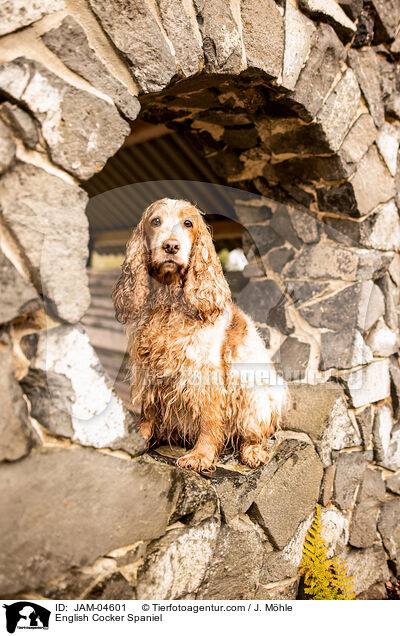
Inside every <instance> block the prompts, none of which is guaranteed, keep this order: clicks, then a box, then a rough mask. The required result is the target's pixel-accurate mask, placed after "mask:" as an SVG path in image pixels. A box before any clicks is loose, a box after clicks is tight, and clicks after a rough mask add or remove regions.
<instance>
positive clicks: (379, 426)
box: [373, 404, 393, 465]
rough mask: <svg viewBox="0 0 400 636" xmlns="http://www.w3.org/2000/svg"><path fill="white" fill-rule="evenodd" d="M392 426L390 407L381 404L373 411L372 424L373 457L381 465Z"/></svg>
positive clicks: (387, 447)
mask: <svg viewBox="0 0 400 636" xmlns="http://www.w3.org/2000/svg"><path fill="white" fill-rule="evenodd" d="M392 427H393V417H392V411H391V408H390V406H389V405H388V404H382V405H380V406H379V407H378V409H377V411H376V413H375V417H374V426H373V441H374V457H375V460H376V462H378V464H380V465H383V464H384V463H385V461H386V458H387V454H388V450H389V445H390V434H391V432H392Z"/></svg>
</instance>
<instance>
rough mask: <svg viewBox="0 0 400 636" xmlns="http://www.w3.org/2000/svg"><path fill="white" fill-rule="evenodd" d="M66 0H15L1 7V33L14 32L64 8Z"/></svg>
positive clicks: (4, 3)
mask: <svg viewBox="0 0 400 636" xmlns="http://www.w3.org/2000/svg"><path fill="white" fill-rule="evenodd" d="M64 7H65V2H64V0H13V1H12V2H3V3H2V5H1V8H0V24H1V27H0V35H5V34H6V33H12V31H16V30H17V29H21V28H22V27H24V26H27V25H28V24H32V22H36V21H37V20H40V18H43V16H45V15H48V14H49V13H53V12H54V11H59V10H61V9H64Z"/></svg>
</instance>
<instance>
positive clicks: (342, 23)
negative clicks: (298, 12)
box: [300, 0, 356, 39]
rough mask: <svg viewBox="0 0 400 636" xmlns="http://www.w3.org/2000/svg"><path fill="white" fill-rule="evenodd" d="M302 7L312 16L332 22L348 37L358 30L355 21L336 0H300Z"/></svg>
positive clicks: (337, 29)
mask: <svg viewBox="0 0 400 636" xmlns="http://www.w3.org/2000/svg"><path fill="white" fill-rule="evenodd" d="M300 8H301V9H302V10H303V11H304V12H305V13H306V14H308V15H309V16H311V17H312V18H314V19H318V20H321V21H323V22H328V24H331V25H332V26H333V27H334V29H335V30H336V31H337V33H338V34H339V35H341V36H342V37H344V38H346V39H349V38H351V37H352V35H353V34H354V33H355V31H356V27H355V25H354V24H353V22H352V21H351V20H350V19H349V18H348V17H347V15H346V14H345V12H344V11H343V10H342V9H341V8H340V5H339V4H338V3H337V2H335V0H300Z"/></svg>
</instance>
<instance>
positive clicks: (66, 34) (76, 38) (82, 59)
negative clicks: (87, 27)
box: [42, 15, 140, 119]
mask: <svg viewBox="0 0 400 636" xmlns="http://www.w3.org/2000/svg"><path fill="white" fill-rule="evenodd" d="M42 40H43V42H44V43H45V45H46V46H47V47H48V48H49V49H50V50H51V51H53V53H55V55H57V56H58V57H59V58H60V59H61V60H62V61H63V62H64V64H65V65H66V66H68V68H70V69H71V70H72V71H74V72H75V73H78V75H81V77H83V78H85V79H86V80H87V81H88V82H90V83H91V84H92V85H93V86H94V87H95V88H97V89H99V90H100V91H102V92H103V93H105V94H106V95H109V97H111V99H112V100H113V101H114V103H115V105H116V106H117V108H119V109H120V110H121V111H122V112H123V113H124V114H125V115H126V116H127V117H128V118H129V119H136V117H137V116H138V113H139V111H140V103H139V101H138V99H137V97H135V96H134V95H131V94H130V93H129V91H128V89H127V88H126V87H125V86H124V84H122V83H121V82H120V81H119V80H118V79H116V77H115V76H114V75H112V74H111V73H110V71H109V70H108V68H107V67H106V65H105V64H103V62H102V61H101V60H100V59H99V58H98V57H97V55H96V53H95V51H94V50H93V49H92V48H91V46H90V45H89V42H88V39H87V36H86V33H85V31H84V30H83V28H82V27H81V25H80V24H78V22H76V20H74V18H73V17H72V16H70V15H68V16H67V17H66V18H64V20H63V21H62V23H61V24H60V26H59V27H57V28H55V29H51V31H47V33H45V34H44V35H42Z"/></svg>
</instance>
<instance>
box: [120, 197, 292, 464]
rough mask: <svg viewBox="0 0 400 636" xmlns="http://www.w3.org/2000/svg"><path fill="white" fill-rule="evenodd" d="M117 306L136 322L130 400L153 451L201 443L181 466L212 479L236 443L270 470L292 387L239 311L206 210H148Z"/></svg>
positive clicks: (130, 326)
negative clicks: (270, 450) (269, 449)
mask: <svg viewBox="0 0 400 636" xmlns="http://www.w3.org/2000/svg"><path fill="white" fill-rule="evenodd" d="M113 302H114V307H115V312H116V317H117V319H118V320H119V321H120V322H122V323H127V333H128V337H129V345H128V350H129V358H130V363H131V382H132V386H131V400H132V403H133V402H135V401H137V400H140V401H141V403H142V413H141V420H140V429H141V432H142V434H143V435H144V437H145V438H146V439H147V440H148V441H149V444H150V443H151V442H153V443H157V442H160V441H161V440H163V439H167V440H169V441H170V440H174V441H178V442H179V441H180V442H182V441H183V443H184V444H185V445H186V444H191V445H193V444H194V448H192V450H190V451H189V452H187V453H186V454H185V455H184V456H183V457H181V458H180V459H179V460H178V464H179V465H180V466H181V467H185V468H190V469H193V470H198V471H201V470H212V469H213V468H214V466H215V462H216V461H217V459H218V456H219V454H220V452H221V449H222V447H223V445H224V443H226V442H227V441H229V440H231V441H234V442H235V443H237V444H239V446H240V452H241V458H242V461H243V462H244V463H246V464H248V465H249V466H251V467H257V466H259V465H260V464H262V463H264V462H265V461H266V460H267V453H266V451H265V448H264V443H265V440H266V438H267V437H268V436H270V435H271V434H272V433H273V432H274V430H275V429H276V427H277V426H278V424H279V420H280V417H281V411H282V408H283V406H284V404H285V401H286V386H285V384H284V383H283V381H282V380H281V379H280V378H279V377H278V376H277V375H276V373H275V371H274V368H273V366H272V364H271V362H270V359H269V356H268V353H267V351H266V349H265V346H264V344H263V342H262V340H261V338H260V336H259V334H258V333H257V330H256V328H255V326H254V323H253V321H252V320H251V318H250V317H249V316H247V315H246V314H245V313H244V312H243V311H241V310H240V309H239V307H237V306H236V305H235V304H234V303H233V302H232V300H231V294H230V290H229V287H228V284H227V282H226V280H225V278H224V275H223V272H222V268H221V265H220V262H219V259H218V256H217V254H216V252H215V249H214V245H213V242H212V238H211V234H210V232H209V231H208V229H207V226H206V224H205V223H204V221H203V219H202V216H201V213H200V211H199V210H198V209H197V208H195V207H194V206H193V205H192V204H190V203H189V202H187V201H177V200H173V199H161V200H160V201H156V202H155V203H153V204H152V205H150V206H149V207H148V208H147V210H146V211H145V212H144V214H143V217H142V219H141V221H140V223H139V224H138V226H137V227H136V229H135V230H134V231H133V233H132V236H131V238H130V240H129V242H128V244H127V248H126V258H125V261H124V263H123V266H122V271H121V275H120V277H119V279H118V280H117V282H116V284H115V286H114V290H113Z"/></svg>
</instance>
